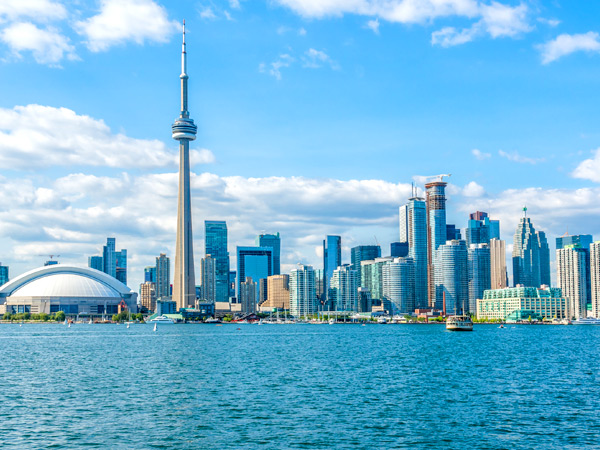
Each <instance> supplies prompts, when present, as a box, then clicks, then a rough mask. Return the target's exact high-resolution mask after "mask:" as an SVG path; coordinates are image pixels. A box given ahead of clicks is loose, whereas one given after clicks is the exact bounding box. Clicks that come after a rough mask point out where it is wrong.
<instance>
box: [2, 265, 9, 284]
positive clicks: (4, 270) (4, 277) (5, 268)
mask: <svg viewBox="0 0 600 450" xmlns="http://www.w3.org/2000/svg"><path fill="white" fill-rule="evenodd" d="M8 281H9V279H8V266H3V265H2V263H0V286H2V285H3V284H5V283H8Z"/></svg>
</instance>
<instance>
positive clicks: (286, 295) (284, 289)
mask: <svg viewBox="0 0 600 450" xmlns="http://www.w3.org/2000/svg"><path fill="white" fill-rule="evenodd" d="M261 306H262V307H263V308H271V309H272V308H277V309H279V310H289V309H290V276H289V275H271V276H270V277H268V278H267V301H266V302H265V303H263V304H262V305H261Z"/></svg>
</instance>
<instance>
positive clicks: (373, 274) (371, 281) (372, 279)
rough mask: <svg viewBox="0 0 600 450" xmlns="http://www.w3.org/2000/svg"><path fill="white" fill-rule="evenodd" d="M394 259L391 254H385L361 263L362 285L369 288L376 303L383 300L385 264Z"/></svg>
mask: <svg viewBox="0 0 600 450" xmlns="http://www.w3.org/2000/svg"><path fill="white" fill-rule="evenodd" d="M393 260H394V258H392V257H391V256H384V257H382V258H375V259H373V260H370V261H361V263H360V271H361V274H360V280H361V287H364V288H367V289H369V292H370V293H371V299H372V300H373V302H374V303H375V304H379V302H381V301H382V300H383V266H385V265H386V264H387V263H389V262H391V261H393Z"/></svg>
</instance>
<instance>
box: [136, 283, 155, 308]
mask: <svg viewBox="0 0 600 450" xmlns="http://www.w3.org/2000/svg"><path fill="white" fill-rule="evenodd" d="M140 304H141V305H142V308H143V309H145V310H146V311H149V312H154V311H155V310H156V284H155V283H153V282H151V281H145V282H144V283H142V284H141V285H140Z"/></svg>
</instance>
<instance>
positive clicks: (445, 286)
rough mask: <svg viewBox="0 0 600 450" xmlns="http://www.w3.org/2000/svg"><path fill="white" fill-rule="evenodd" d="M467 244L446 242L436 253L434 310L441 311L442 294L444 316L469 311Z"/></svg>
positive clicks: (455, 241) (463, 242)
mask: <svg viewBox="0 0 600 450" xmlns="http://www.w3.org/2000/svg"><path fill="white" fill-rule="evenodd" d="M467 261H468V258H467V244H466V242H465V241H457V240H454V241H448V242H447V243H446V244H445V245H440V246H439V247H438V250H437V253H436V272H435V274H436V280H435V285H436V299H437V301H436V305H435V306H436V308H438V309H442V308H443V305H444V294H445V297H446V299H445V300H446V314H463V313H466V312H468V311H469V285H468V280H467V273H468V272H467Z"/></svg>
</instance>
